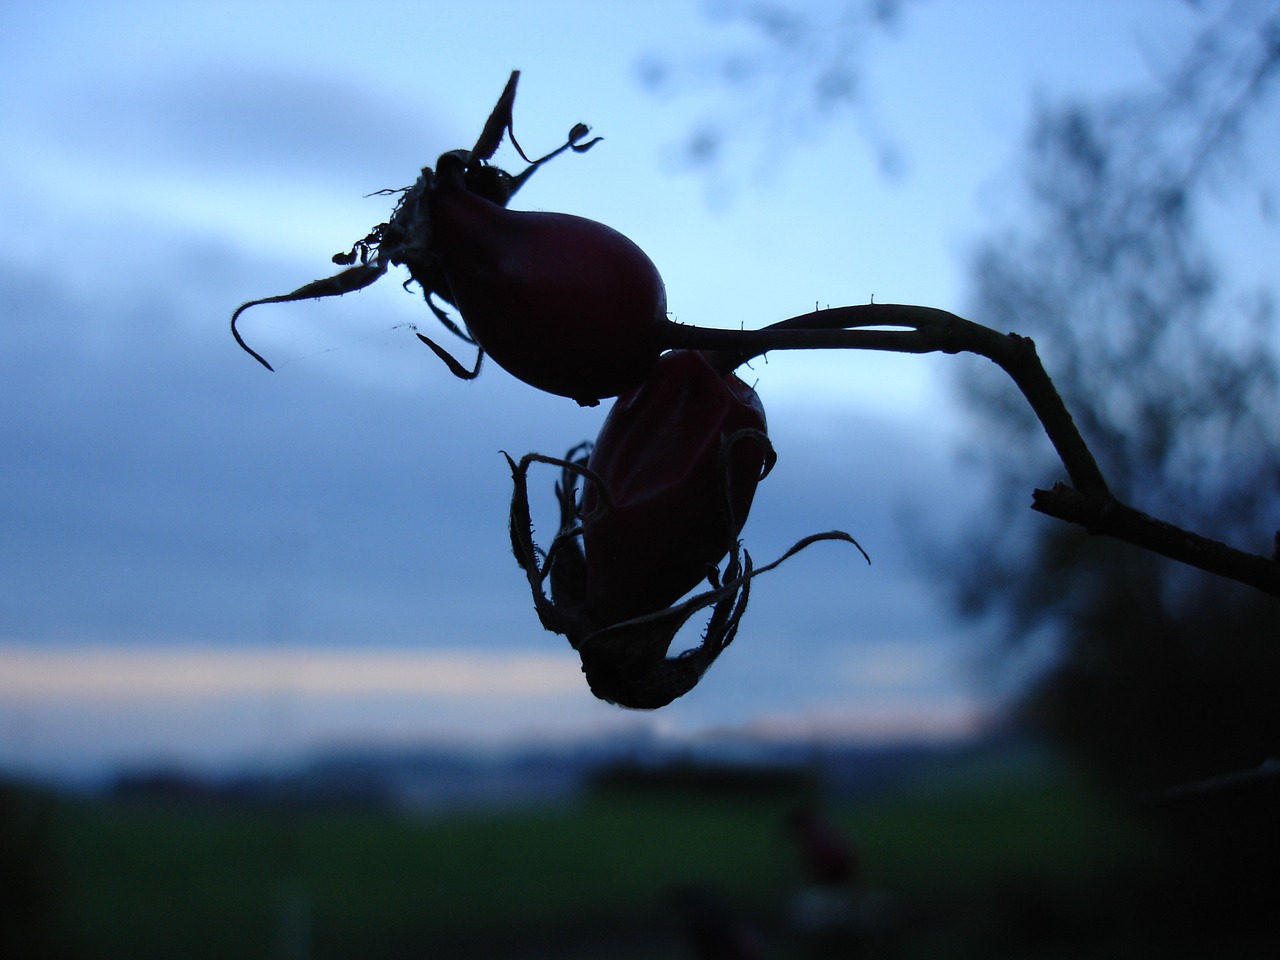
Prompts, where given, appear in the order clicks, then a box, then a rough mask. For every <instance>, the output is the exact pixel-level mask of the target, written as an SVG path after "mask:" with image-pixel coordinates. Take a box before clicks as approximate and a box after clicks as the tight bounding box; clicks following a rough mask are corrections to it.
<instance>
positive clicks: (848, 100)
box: [638, 0, 918, 199]
mask: <svg viewBox="0 0 1280 960" xmlns="http://www.w3.org/2000/svg"><path fill="white" fill-rule="evenodd" d="M916 2H918V0H916ZM910 5H911V3H910V2H909V0H843V2H824V3H810V2H803V3H796V2H794V0H791V2H788V0H715V2H712V3H708V4H707V5H706V6H707V12H708V14H709V15H710V17H711V19H712V20H713V21H714V22H716V23H718V24H719V25H720V27H721V28H722V31H721V32H722V36H723V37H724V38H725V39H724V42H723V43H722V44H721V45H720V46H719V47H718V48H716V49H714V50H707V49H700V50H698V51H696V52H695V53H694V54H693V55H692V56H683V55H681V54H677V53H672V52H671V50H670V49H669V48H667V49H663V50H661V51H654V52H652V53H650V54H648V55H647V56H645V57H643V58H642V59H641V61H640V63H639V64H638V73H639V77H640V81H641V83H642V84H644V86H645V87H646V88H648V89H649V90H650V91H651V92H653V93H654V94H657V95H660V96H683V97H693V98H695V99H698V100H701V101H704V102H705V103H706V107H705V109H704V110H703V111H702V115H701V117H700V119H699V120H698V121H696V122H695V123H694V124H693V126H692V127H691V128H690V129H689V130H688V131H686V132H685V133H684V134H683V135H682V136H681V137H680V139H679V140H678V141H677V142H676V143H674V144H673V145H672V149H671V156H672V159H673V162H674V165H675V166H677V167H679V168H683V169H688V170H693V171H698V172H701V173H704V174H705V175H706V177H707V182H708V187H709V188H710V189H711V190H712V191H713V199H722V198H723V197H724V196H725V195H726V194H728V193H730V192H731V191H732V187H731V185H730V184H731V181H732V180H733V179H735V178H734V177H733V175H732V172H731V171H730V169H728V167H729V166H730V164H729V163H728V161H729V160H730V159H731V158H734V157H736V156H739V155H742V154H743V151H744V149H745V150H746V152H748V153H749V152H751V151H752V150H758V156H757V157H756V162H755V166H756V170H757V171H765V170H768V169H769V168H771V167H773V166H775V165H777V164H780V163H783V162H785V159H786V154H787V151H788V150H789V149H790V148H791V147H792V146H793V145H794V144H795V143H797V142H800V141H804V140H809V139H813V138H816V137H818V136H820V135H821V133H822V131H823V130H824V129H826V128H827V127H828V126H830V125H833V124H834V125H837V126H838V125H841V124H851V125H853V126H854V127H855V129H856V130H857V131H858V134H859V137H860V140H861V142H862V144H863V145H864V146H865V148H866V149H867V150H868V151H870V153H871V155H872V157H873V160H874V163H875V166H876V168H877V169H878V170H879V171H880V173H881V174H882V175H884V176H887V177H895V176H899V175H901V174H902V172H903V170H904V167H905V163H906V162H905V158H904V157H903V154H902V151H901V148H900V147H899V146H898V144H897V143H896V142H895V140H894V138H893V136H892V135H891V134H890V133H889V132H888V131H887V129H886V126H887V125H886V124H885V123H884V121H883V120H882V119H881V118H880V116H879V114H878V111H877V109H876V104H875V102H874V100H873V99H872V98H871V97H870V96H869V95H868V93H867V91H866V83H865V76H864V68H863V61H864V55H865V52H866V50H867V49H868V48H869V47H870V46H871V44H873V43H874V42H876V41H877V40H878V39H879V38H881V37H883V36H886V35H892V34H893V33H894V32H895V31H896V30H897V29H899V27H900V25H901V23H902V21H903V19H904V14H905V8H906V7H908V6H910Z"/></svg>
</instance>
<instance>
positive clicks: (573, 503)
mask: <svg viewBox="0 0 1280 960" xmlns="http://www.w3.org/2000/svg"><path fill="white" fill-rule="evenodd" d="M588 450H589V445H588V444H582V445H579V446H577V447H575V448H574V449H573V450H571V451H569V455H568V456H567V457H565V458H557V457H547V456H543V455H542V454H536V453H531V454H527V455H526V456H524V457H522V458H521V460H520V462H519V463H516V462H515V461H514V460H513V459H511V457H510V456H509V455H507V454H503V456H506V458H507V463H508V465H509V466H510V467H511V476H512V480H513V482H514V484H515V489H514V491H513V493H512V496H511V517H510V525H511V526H510V532H511V549H512V552H513V553H514V554H515V558H516V561H517V562H518V563H519V564H520V567H521V568H522V569H523V570H524V572H525V576H526V577H527V578H528V581H529V588H530V590H531V592H532V594H533V604H534V609H535V610H536V612H537V614H538V620H539V621H540V622H541V623H542V626H543V627H544V628H545V629H547V630H550V631H551V632H553V633H559V634H562V635H564V636H565V637H566V638H567V639H568V640H569V643H570V645H571V646H573V648H574V649H575V650H577V651H578V654H579V656H581V658H582V671H583V673H584V674H585V675H586V678H587V684H588V686H590V688H591V692H592V693H594V694H595V695H596V696H597V697H599V698H600V699H602V700H607V701H609V702H610V703H614V704H617V705H619V706H623V707H630V708H632V709H637V710H654V709H657V708H658V707H663V706H666V705H667V704H668V703H670V702H671V701H673V700H675V699H676V698H677V697H681V696H683V695H684V694H686V693H688V692H689V691H690V690H692V689H693V688H694V687H695V686H696V685H697V684H698V681H699V680H701V679H702V676H703V674H705V673H706V671H707V670H708V668H710V666H711V664H712V663H714V662H715V660H716V658H717V657H718V656H720V654H721V653H722V652H723V651H724V649H725V648H726V647H728V646H729V644H730V643H731V642H732V641H733V638H734V636H735V635H736V634H737V631H738V624H739V622H740V621H741V619H742V615H743V613H745V612H746V608H747V599H748V597H749V595H750V589H751V581H752V579H754V578H755V577H757V576H759V575H760V574H762V573H767V572H768V571H770V570H772V569H774V568H775V567H777V566H778V565H779V564H781V563H782V562H783V561H784V560H787V559H788V558H790V557H792V556H794V555H795V554H797V553H799V552H800V551H801V550H803V549H805V548H806V547H808V546H810V545H812V544H814V543H818V542H819V541H824V540H838V541H844V542H845V543H851V544H853V545H854V546H855V547H857V549H858V550H859V552H861V553H862V555H863V557H866V558H867V562H868V563H870V557H867V553H866V551H865V550H863V549H862V546H861V545H860V544H859V543H858V541H856V540H855V539H854V538H853V537H851V536H850V535H849V534H847V533H844V532H843V531H840V530H831V531H827V532H825V533H815V534H813V535H811V536H808V537H805V538H803V539H802V540H799V541H797V542H796V543H795V544H793V545H792V546H791V548H790V549H789V550H787V551H786V552H785V553H783V554H782V556H780V557H778V558H777V559H776V560H774V561H773V562H772V563H768V564H766V565H765V566H763V567H753V566H752V564H751V557H750V555H749V554H747V553H746V551H744V550H742V549H741V544H740V543H738V542H737V541H735V542H734V543H733V544H732V547H731V549H730V551H729V558H728V562H727V564H726V566H725V569H724V573H723V574H721V573H720V571H719V570H718V569H717V568H716V567H715V566H709V567H708V570H707V583H708V586H709V589H707V590H705V591H703V592H702V593H699V594H696V595H694V596H692V597H689V598H688V599H686V600H683V601H681V602H679V603H675V604H673V605H672V606H670V607H667V608H665V609H662V610H658V611H655V612H653V613H647V614H644V615H643V616H637V617H631V618H628V619H625V620H621V621H619V622H617V623H612V624H609V623H600V622H598V621H597V620H596V619H595V618H593V617H592V616H591V615H590V614H589V613H588V612H587V610H586V608H585V605H584V603H583V598H584V596H585V593H586V560H585V557H584V555H583V550H582V544H581V533H582V522H581V521H582V519H583V518H582V517H581V516H580V515H579V509H580V504H579V502H578V499H577V497H576V493H575V491H576V482H575V481H576V480H577V479H578V478H579V477H581V478H582V479H583V480H585V481H586V482H588V483H592V484H595V485H596V486H597V487H598V488H599V490H600V492H601V494H603V493H604V488H603V485H602V484H601V482H600V478H599V477H598V476H597V475H596V474H595V473H593V472H592V471H591V470H589V469H588V468H587V467H586V456H587V451H588ZM534 463H545V464H549V465H551V466H558V467H559V468H560V470H561V476H560V480H559V482H558V483H557V484H556V497H557V500H558V502H559V506H560V528H559V530H558V531H557V533H556V537H555V539H554V540H553V541H552V543H551V546H550V547H549V548H548V549H547V550H546V551H545V552H544V551H542V550H540V549H539V548H538V547H537V545H536V544H535V543H534V540H533V520H532V517H531V514H530V510H529V488H528V471H529V467H530V466H531V465H532V464H534ZM595 509H596V511H598V512H603V511H607V510H608V509H609V504H608V502H607V500H602V501H601V502H600V503H599V504H598V505H597V506H596V508H595ZM548 580H550V582H551V596H550V597H549V596H548V595H547V593H546V589H545V586H544V585H545V584H546V583H547V581H548ZM708 607H710V608H711V617H710V620H709V621H708V623H707V627H706V630H705V632H704V633H703V637H702V640H701V642H700V643H699V644H698V645H697V646H696V647H693V648H691V649H689V650H685V651H684V652H682V653H680V654H679V655H677V656H675V657H668V656H667V652H668V650H670V648H671V644H672V642H673V641H674V640H675V637H676V634H677V633H679V631H680V630H681V628H683V627H684V625H685V624H686V623H687V622H688V621H689V619H690V618H691V617H692V616H693V615H694V614H695V613H698V612H699V611H701V610H705V609H707V608H708Z"/></svg>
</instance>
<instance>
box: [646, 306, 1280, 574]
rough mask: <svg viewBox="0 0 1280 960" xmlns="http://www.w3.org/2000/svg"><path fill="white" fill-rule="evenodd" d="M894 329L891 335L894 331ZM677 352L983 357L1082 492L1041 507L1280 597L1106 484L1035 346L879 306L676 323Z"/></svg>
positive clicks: (1266, 564) (672, 336)
mask: <svg viewBox="0 0 1280 960" xmlns="http://www.w3.org/2000/svg"><path fill="white" fill-rule="evenodd" d="M886 328H888V329H886ZM664 341H665V344H666V345H667V346H670V347H677V348H683V349H694V350H706V351H708V352H709V354H710V356H711V357H712V360H713V362H714V363H715V364H716V365H717V366H718V367H719V368H721V369H723V370H725V371H726V372H727V371H729V370H732V369H734V368H735V367H737V366H739V365H741V364H743V363H745V362H746V361H748V360H750V359H751V358H752V357H758V356H761V355H763V354H765V353H768V352H769V351H772V350H814V349H846V350H885V351H890V352H894V353H919V354H924V353H950V354H956V353H973V354H977V355H978V356H982V357H986V358H987V359H988V360H990V361H992V362H993V363H995V364H996V365H997V366H998V367H1000V369H1001V370H1003V371H1004V372H1005V373H1006V374H1008V376H1009V378H1010V379H1012V380H1013V382H1014V384H1015V385H1016V386H1017V387H1018V389H1019V390H1020V391H1021V392H1022V396H1023V398H1024V399H1025V400H1026V401H1027V403H1028V405H1029V406H1030V407H1031V409H1032V411H1033V412H1034V413H1035V415H1036V417H1037V419H1038V420H1039V421H1040V425H1041V426H1042V427H1043V428H1044V432H1045V434H1046V435H1047V436H1048V438H1049V441H1050V443H1052V444H1053V448H1054V450H1055V451H1056V452H1057V454H1058V458H1059V459H1060V460H1061V461H1062V465H1063V467H1065V468H1066V471H1067V476H1068V477H1069V478H1070V479H1071V483H1072V486H1068V485H1066V484H1061V483H1060V484H1055V485H1054V487H1053V488H1052V489H1050V490H1036V491H1035V493H1034V494H1033V502H1032V509H1034V510H1037V511H1039V512H1040V513H1043V514H1045V515H1046V516H1050V517H1054V518H1056V519H1059V520H1063V521H1066V522H1068V523H1075V524H1079V525H1081V526H1083V527H1084V528H1085V529H1086V530H1088V531H1089V533H1091V534H1099V535H1104V536H1109V537H1114V538H1116V539H1119V540H1124V541H1126V542H1127V543H1131V544H1133V545H1135V546H1138V547H1141V548H1142V549H1144V550H1149V551H1152V552H1153V553H1158V554H1160V555H1162V556H1165V557H1168V558H1170V559H1172V560H1177V561H1179V562H1181V563H1185V564H1189V565H1190V566H1193V567H1198V568H1199V569H1201V570H1204V571H1207V572H1209V573H1213V574H1216V575H1218V576H1221V577H1225V578H1227V579H1229V580H1235V581H1237V582H1239V583H1243V584H1247V585H1248V586H1251V587H1254V588H1255V589H1257V590H1260V591H1262V592H1263V593H1267V594H1270V595H1272V596H1277V597H1280V562H1277V560H1276V559H1275V558H1274V557H1263V556H1258V555H1255V554H1250V553H1246V552H1244V551H1241V550H1237V549H1235V548H1234V547H1229V546H1227V545H1226V544H1224V543H1220V542H1218V541H1216V540H1211V539H1209V538H1208V537H1204V536H1201V535H1200V534H1197V533H1193V532H1191V531H1189V530H1184V529H1182V528H1181V527H1178V526H1175V525H1174V524H1171V523H1167V522H1165V521H1163V520H1158V519H1156V518H1154V517H1151V516H1148V515H1147V514H1145V513H1142V512H1141V511H1140V510H1136V509H1134V508H1133V507H1130V506H1128V505H1127V504H1124V503H1122V502H1121V501H1120V500H1118V499H1117V498H1116V497H1115V496H1114V495H1113V494H1112V493H1111V490H1110V488H1109V487H1108V486H1107V482H1106V480H1105V479H1104V478H1103V475H1102V471H1101V469H1100V468H1099V467H1098V464H1097V461H1096V459H1095V458H1094V456H1093V453H1092V452H1091V451H1090V449H1089V446H1088V444H1087V443H1085V440H1084V438H1083V437H1082V436H1081V434H1080V431H1079V430H1078V429H1077V427H1076V425H1075V421H1074V420H1073V419H1072V416H1071V413H1070V411H1069V410H1068V409H1067V407H1066V404H1064V403H1063V401H1062V397H1061V396H1060V395H1059V394H1058V390H1057V388H1056V387H1055V386H1054V384H1053V380H1052V379H1050V377H1049V375H1048V373H1047V372H1045V369H1044V366H1043V364H1042V363H1041V362H1040V358H1039V356H1038V355H1037V354H1036V349H1035V343H1034V342H1032V340H1030V339H1029V338H1027V337H1022V336H1019V335H1018V334H1015V333H1008V334H1003V333H998V332H996V331H995V330H992V329H991V328H990V327H984V326H982V325H981V324H978V323H974V322H973V321H971V320H965V319H964V318H962V317H958V316H956V315H955V314H953V313H948V312H947V311H945V310H939V309H937V308H934V307H920V306H912V305H909V304H896V303H869V304H857V305H854V306H847V307H835V308H832V309H828V310H818V311H815V312H813V313H806V314H802V315H800V316H797V317H792V318H790V319H788V320H783V321H781V322H779V323H775V324H772V325H771V326H768V327H765V328H763V329H760V330H721V329H715V328H709V327H695V326H686V325H683V324H678V323H674V322H668V323H667V325H666V327H665V330H664Z"/></svg>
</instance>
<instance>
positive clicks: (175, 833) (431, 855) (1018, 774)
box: [55, 747, 1269, 960]
mask: <svg viewBox="0 0 1280 960" xmlns="http://www.w3.org/2000/svg"><path fill="white" fill-rule="evenodd" d="M792 802H793V801H792V799H790V798H786V797H782V796H773V797H768V798H765V797H761V796H758V795H756V796H743V795H741V794H740V793H739V792H738V791H736V790H735V791H730V792H729V793H727V794H724V795H715V794H713V793H709V792H707V790H706V789H705V785H702V786H700V787H699V788H698V789H697V790H696V791H694V792H693V793H691V794H689V795H687V796H679V795H675V794H671V795H663V796H655V795H654V794H653V793H652V792H651V791H644V792H641V793H639V794H631V795H629V794H627V793H626V792H625V791H611V792H610V793H609V794H608V795H607V796H599V795H593V796H589V797H587V798H584V799H583V800H582V801H581V802H579V803H576V804H570V805H565V806H554V807H544V808H531V809H526V808H516V809H511V810H507V811H502V810H494V811H488V812H482V811H471V812H456V813H454V814H450V815H445V816H440V815H435V816H429V817H425V816H414V815H412V814H409V813H401V812H394V811H376V810H370V809H367V808H362V809H352V810H346V809H340V808H335V809H331V810H318V809H304V808H297V807H280V808H273V807H254V806H239V805H231V806H228V805H226V804H223V803H209V802H204V801H200V800H198V799H194V798H190V797H188V798H181V799H171V800H169V801H154V800H153V801H147V802H144V801H142V800H139V799H132V800H120V799H112V800H104V801H89V800H74V801H72V800H68V801H66V802H65V803H64V806H63V808H62V809H61V810H60V811H59V816H58V817H57V818H56V821H55V822H56V824H57V831H56V840H57V845H58V848H59V851H60V853H61V856H62V858H63V860H64V862H65V864H66V880H67V882H66V898H65V903H64V914H65V917H66V920H67V924H68V929H69V930H71V931H73V932H74V933H75V934H76V935H77V938H78V939H79V941H80V942H82V943H83V944H84V945H85V954H86V955H87V956H91V957H95V958H100V960H115V958H122V960H123V958H129V960H148V958H152V957H172V956H182V957H185V958H190V960H199V958H210V960H212V958H224V957H249V956H254V957H272V956H274V957H291V956H292V957H301V956H310V957H315V958H317V960H326V958H330V960H338V958H354V957H370V958H372V957H377V958H380V960H396V958H425V957H432V958H447V957H468V958H471V957H503V958H510V960H520V958H542V957H557V958H560V960H564V958H579V957H580V958H587V957H601V956H608V957H611V958H618V960H644V958H657V957H665V958H672V957H682V956H693V954H692V953H690V952H688V950H687V948H686V946H685V945H684V944H682V942H681V924H680V920H679V917H678V916H677V915H676V910H675V909H674V908H673V905H672V898H673V895H676V894H678V893H679V892H681V891H688V890H696V891H699V892H700V894H701V897H702V899H709V898H712V897H713V898H714V899H715V901H716V902H718V903H720V904H723V905H724V907H725V909H726V910H728V911H730V912H731V913H732V915H733V916H734V917H737V918H741V919H742V920H743V921H744V922H747V923H750V924H751V926H752V927H754V928H755V929H757V930H759V931H760V932H761V935H762V938H763V942H764V944H765V945H766V951H765V954H764V956H765V957H768V958H780V960H781V958H788V957H795V958H800V957H814V956H825V955H831V954H828V953H823V952H822V950H823V949H826V948H827V947H830V946H831V945H832V944H831V943H830V942H829V941H828V942H826V943H824V944H819V943H816V942H813V941H809V940H806V939H805V938H803V937H799V936H797V935H796V934H795V933H794V931H792V930H791V929H790V928H789V927H788V924H787V915H788V908H789V904H790V903H791V902H792V898H793V897H794V896H795V895H796V893H797V890H798V887H797V883H798V878H797V872H796V868H795V865H794V864H793V862H792V860H791V857H790V849H789V848H788V846H787V844H786V842H785V838H784V834H783V831H782V829H781V827H782V820H783V817H784V815H785V813H786V811H788V810H789V809H791V805H792ZM821 802H822V803H823V805H824V806H825V808H826V809H827V811H828V813H829V814H830V815H831V816H832V818H833V819H834V821H835V822H836V823H838V824H839V825H840V826H841V828H842V829H843V830H844V831H845V832H846V833H847V834H848V836H850V837H852V838H854V839H855V840H856V842H857V844H858V846H859V847H860V850H861V859H862V861H863V863H864V867H865V878H864V881H863V882H864V884H865V887H864V888H863V889H862V895H863V896H864V897H865V899H866V902H868V903H874V904H875V905H876V922H875V924H873V925H870V926H869V927H868V928H867V929H865V930H863V931H861V932H860V933H859V935H858V936H856V937H851V938H846V939H845V940H844V941H843V946H842V952H840V953H839V954H836V955H839V956H849V955H853V954H851V952H850V951H851V950H853V949H854V948H856V950H857V953H856V955H858V956H868V957H884V958H924V957H934V956H939V957H949V958H957V957H975V958H976V957H988V956H992V955H996V956H1018V957H1029V958H1035V957H1045V958H1048V957H1061V956H1072V957H1090V956H1122V955H1124V954H1123V951H1124V949H1126V948H1128V947H1132V948H1133V949H1135V950H1136V949H1138V946H1139V945H1140V946H1141V951H1140V952H1142V953H1144V954H1146V953H1153V954H1160V955H1164V956H1173V957H1179V956H1188V957H1190V956H1204V955H1209V954H1210V953H1211V954H1212V955H1214V956H1218V957H1255V956H1256V957H1262V956H1269V954H1268V953H1267V952H1266V951H1265V950H1256V949H1254V944H1253V943H1252V941H1250V940H1249V939H1248V938H1242V937H1236V936H1234V934H1233V933H1232V932H1231V931H1226V932H1224V931H1223V930H1221V929H1218V928H1216V927H1215V926H1214V925H1213V924H1212V923H1211V922H1208V921H1207V919H1206V916H1207V915H1206V912H1205V909H1204V905H1203V904H1201V903H1197V902H1196V901H1195V900H1194V898H1193V897H1192V896H1189V895H1188V893H1187V892H1186V891H1188V890H1192V889H1194V888H1193V886H1191V885H1188V884H1186V883H1185V878H1184V877H1183V875H1181V874H1180V873H1179V872H1178V870H1177V869H1176V867H1174V868H1171V867H1170V865H1169V864H1168V863H1167V862H1166V861H1164V860H1162V859H1160V858H1159V857H1158V856H1154V857H1153V854H1152V850H1153V847H1152V844H1151V841H1150V837H1149V836H1148V833H1147V830H1146V829H1145V827H1144V825H1143V824H1142V823H1140V822H1138V821H1135V820H1134V819H1132V817H1131V816H1129V815H1126V814H1123V813H1120V812H1118V811H1117V809H1115V808H1113V807H1112V806H1110V805H1109V804H1108V803H1106V802H1105V801H1104V800H1102V799H1100V797H1099V796H1098V795H1097V794H1095V793H1093V792H1092V791H1091V790H1090V789H1089V788H1088V787H1087V786H1086V785H1085V783H1084V782H1083V781H1082V780H1081V779H1080V778H1079V777H1077V776H1076V775H1075V774H1074V773H1073V772H1072V770H1070V769H1069V768H1067V767H1064V766H1062V765H1061V764H1058V763H1054V762H1049V761H1047V760H1046V758H1044V757H1043V756H1042V755H1039V754H1034V753H1031V754H1029V753H1027V752H1026V751H1025V750H1022V749H1021V748H1019V749H1015V750H1012V751H1009V750H1008V749H1007V748H1006V747H998V748H996V749H994V750H984V751H979V752H970V753H963V752H962V753H950V754H947V753H940V754H938V755H935V756H934V757H932V758H930V759H929V760H927V761H922V762H921V764H920V765H919V767H917V768H916V769H915V770H914V771H912V772H910V773H909V774H907V775H905V776H904V777H903V778H902V779H901V780H899V781H898V782H897V784H896V786H895V787H894V788H892V789H890V790H888V791H887V792H885V791H880V792H876V793H873V794H871V795H868V796H865V797H862V798H846V799H839V798H834V797H830V796H827V797H822V798H821ZM1153 878H1154V879H1153ZM1210 945H1211V946H1210Z"/></svg>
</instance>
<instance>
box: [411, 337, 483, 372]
mask: <svg viewBox="0 0 1280 960" xmlns="http://www.w3.org/2000/svg"><path fill="white" fill-rule="evenodd" d="M418 339H419V340H421V341H422V342H423V343H425V344H426V345H427V346H428V347H430V348H431V351H432V352H433V353H434V354H435V355H436V356H437V357H439V358H440V359H441V360H442V361H444V365H445V366H446V367H448V368H449V372H450V373H452V374H453V375H454V376H455V377H457V378H458V379H459V380H474V379H475V378H476V377H478V376H480V364H481V363H483V362H484V351H483V350H481V349H480V348H479V347H477V348H476V362H475V366H473V367H471V368H467V367H466V366H464V365H463V363H462V361H461V360H459V359H458V358H457V357H455V356H454V355H453V354H452V353H450V352H449V351H448V350H446V349H445V348H444V347H442V346H440V344H438V343H436V342H435V341H434V340H432V339H431V338H430V337H428V336H425V335H423V334H421V333H419V334H418Z"/></svg>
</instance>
